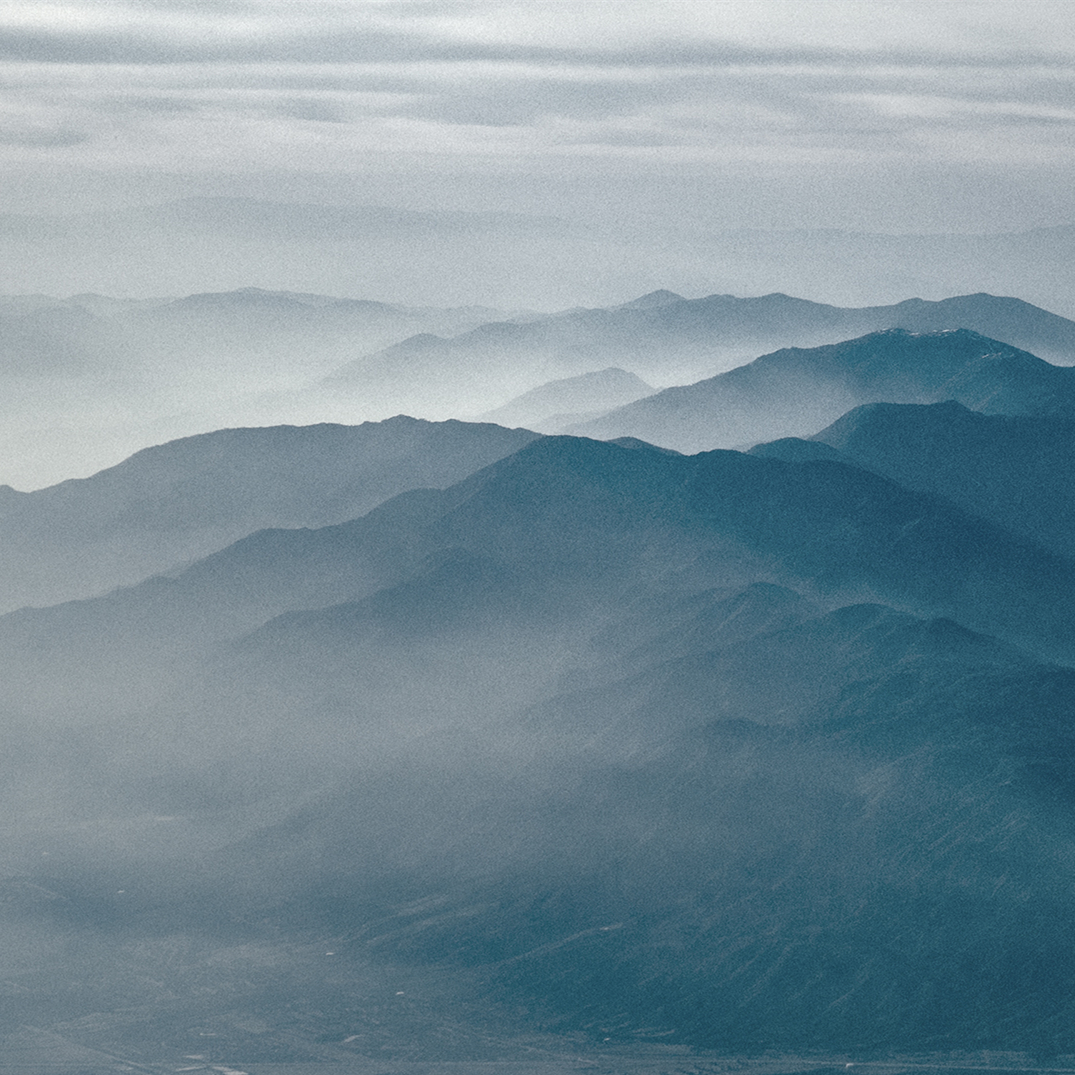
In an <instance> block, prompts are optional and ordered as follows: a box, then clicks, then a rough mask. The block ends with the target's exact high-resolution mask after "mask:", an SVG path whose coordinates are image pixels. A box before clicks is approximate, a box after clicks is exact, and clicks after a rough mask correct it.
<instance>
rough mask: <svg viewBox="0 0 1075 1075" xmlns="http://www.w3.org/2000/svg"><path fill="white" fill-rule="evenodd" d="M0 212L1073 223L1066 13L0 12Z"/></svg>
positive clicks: (265, 6) (16, 8)
mask: <svg viewBox="0 0 1075 1075" xmlns="http://www.w3.org/2000/svg"><path fill="white" fill-rule="evenodd" d="M0 60H2V66H0V169H2V172H0V174H2V175H3V177H4V182H3V183H2V184H0V211H9V212H11V211H14V212H70V211H77V210H82V209H92V208H98V207H113V206H118V205H124V204H132V203H135V204H137V203H151V202H156V201H162V200H165V199H168V198H173V197H182V196H189V195H204V194H210V195H219V194H226V195H236V194H239V195H248V196H254V197H267V198H274V199H280V200H303V201H324V202H336V203H373V204H389V205H396V206H408V207H413V208H420V209H498V210H520V211H525V212H541V213H555V214H557V215H568V216H570V215H572V214H592V215H595V216H602V215H605V216H618V217H622V218H623V219H625V220H632V219H638V220H640V221H644V220H647V219H648V220H651V221H657V220H661V221H672V220H675V221H686V222H688V223H692V222H697V223H699V224H701V225H705V226H716V227H728V226H731V227H735V226H750V227H776V228H793V227H800V226H804V227H816V226H821V227H845V228H856V229H875V230H885V231H895V232H906V231H910V232H918V231H950V230H953V231H1006V230H1017V229H1023V228H1030V227H1036V226H1044V225H1053V224H1065V223H1072V222H1075V192H1073V188H1075V184H1073V183H1072V182H1071V176H1072V175H1073V174H1075V168H1073V165H1075V4H1072V3H1070V2H1069V0H1058V2H1040V3H1023V4H1021V5H1018V6H1016V5H1013V4H1011V3H1007V2H1005V3H995V2H976V3H944V2H940V3H938V2H936V0H934V2H931V3H920V2H917V0H914V2H887V3H886V2H861V0H813V2H811V0H797V2H793V3H792V2H782V0H753V2H741V0H731V2H713V0H704V2H696V0H679V2H663V3H660V2H653V0H650V2H644V3H640V2H635V0H619V2H615V3H601V2H594V0H582V2H579V0H570V2H563V3H550V2H542V3H525V2H524V3H519V2H484V0H479V2H465V0H464V2H453V3H444V2H436V0H434V2H414V3H408V2H336V3H325V2H318V0H313V2H303V3H280V2H274V0H251V2H243V0H228V2H224V3H216V2H182V0H176V2H169V0H162V2H136V0H118V2H102V0H74V2H55V3H47V2H34V3H19V2H10V0H9V2H7V3H5V4H4V5H3V6H2V8H0Z"/></svg>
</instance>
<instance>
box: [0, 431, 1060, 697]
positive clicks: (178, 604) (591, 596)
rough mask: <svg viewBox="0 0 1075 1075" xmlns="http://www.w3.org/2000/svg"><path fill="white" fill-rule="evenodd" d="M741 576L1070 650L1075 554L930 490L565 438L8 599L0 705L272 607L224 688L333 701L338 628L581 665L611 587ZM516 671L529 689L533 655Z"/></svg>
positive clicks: (378, 644)
mask: <svg viewBox="0 0 1075 1075" xmlns="http://www.w3.org/2000/svg"><path fill="white" fill-rule="evenodd" d="M751 582H766V583H775V584H780V585H784V586H789V587H791V588H792V589H795V590H798V591H800V592H803V593H805V594H807V595H808V596H809V595H816V597H817V598H818V599H820V600H821V601H823V602H824V603H827V604H828V605H830V606H831V605H832V604H833V603H837V604H838V603H846V602H848V601H859V600H862V599H864V598H869V599H875V600H881V601H883V602H885V603H889V604H893V605H895V606H896V607H900V608H904V609H907V610H911V611H915V612H918V613H923V614H929V615H945V616H950V617H951V618H953V619H955V620H957V621H958V622H960V623H962V624H964V625H965V626H967V627H969V628H972V629H975V630H983V631H987V632H989V633H991V634H995V635H997V636H998V637H1002V638H1005V639H1008V640H1010V641H1012V642H1014V643H1017V644H1019V645H1022V646H1026V647H1028V648H1029V649H1031V650H1032V651H1033V652H1036V653H1038V654H1040V655H1042V656H1044V657H1048V658H1050V659H1059V660H1063V661H1067V662H1072V661H1075V649H1073V648H1072V639H1073V638H1075V620H1073V616H1075V613H1073V611H1072V609H1073V608H1075V604H1073V602H1072V600H1071V595H1072V594H1073V593H1075V564H1073V563H1072V561H1070V560H1067V559H1065V558H1063V557H1059V556H1056V555H1055V554H1051V553H1048V552H1047V551H1045V550H1043V549H1041V548H1040V547H1038V546H1035V545H1033V544H1032V543H1030V542H1026V541H1022V540H1020V539H1018V538H1016V537H1015V536H1013V535H1011V534H1009V533H1008V532H1007V531H1004V530H1002V529H999V528H996V527H993V526H991V525H990V524H988V523H985V522H984V521H982V520H979V519H976V518H974V517H972V516H969V515H966V514H964V513H962V512H960V511H959V510H958V509H957V508H955V507H954V506H952V505H949V504H948V503H947V502H946V501H943V500H940V499H936V498H933V497H930V496H928V495H924V494H921V493H912V492H910V491H908V490H905V489H902V488H901V487H900V486H897V485H895V484H893V483H892V482H890V481H888V480H886V479H884V478H881V477H878V476H875V475H872V474H869V473H867V472H865V471H862V470H860V469H858V468H854V467H848V466H843V465H840V464H833V463H826V462H807V463H803V464H789V463H786V462H783V461H779V460H766V459H759V458H756V457H752V456H748V455H742V454H740V453H737V452H725V451H717V452H710V453H704V454H702V455H699V456H695V457H684V456H678V455H675V454H669V453H665V452H661V451H658V450H655V449H652V448H645V447H637V446H636V447H632V448H625V447H621V446H619V445H613V444H603V443H600V442H595V441H588V440H583V439H577V438H567V437H555V438H544V439H541V440H538V441H536V442H533V443H531V444H530V445H528V446H527V447H526V448H524V449H522V450H521V451H519V452H517V453H515V454H514V455H512V456H509V457H507V458H506V459H503V460H501V461H500V462H498V463H494V464H493V465H492V466H490V467H488V468H486V469H485V470H483V471H480V472H478V473H477V474H475V475H473V476H472V477H471V478H469V479H467V480H465V481H464V482H462V483H460V484H458V485H456V486H453V487H451V488H449V489H447V490H445V491H443V492H436V491H432V490H430V491H425V492H422V493H417V492H416V493H410V494H405V495H404V496H402V497H398V498H396V499H394V500H392V501H390V502H388V503H387V504H385V505H383V506H382V507H380V508H377V509H375V510H374V511H372V512H370V513H369V514H368V515H366V516H365V517H363V518H361V519H358V520H356V521H354V522H351V523H346V524H341V525H338V526H334V527H327V528H322V529H318V530H290V531H287V530H270V531H262V532H260V533H257V534H254V535H251V536H250V537H249V538H246V539H244V540H243V541H241V542H239V543H238V544H236V545H233V546H231V547H229V548H228V549H226V550H223V551H222V552H220V553H218V554H216V555H214V556H212V557H210V558H208V559H206V560H204V561H200V562H199V563H196V564H194V565H192V566H191V567H190V568H188V569H186V570H185V571H183V572H181V573H178V574H176V575H175V576H174V577H173V578H158V579H152V580H149V581H148V582H145V583H143V584H140V585H138V586H135V587H133V588H130V589H127V590H119V591H116V592H114V593H112V594H109V595H107V596H105V597H102V598H98V599H95V600H91V601H81V602H69V603H67V604H63V605H59V606H56V607H54V608H48V609H42V610H23V611H21V612H18V613H13V614H10V615H8V616H6V617H3V618H0V647H2V659H3V666H4V669H5V676H6V682H7V684H8V690H9V694H10V697H11V699H12V700H13V702H14V701H15V700H16V699H21V701H20V703H19V704H20V705H25V706H27V707H30V708H33V706H34V705H37V704H41V705H44V704H46V699H52V701H50V702H48V704H49V705H52V704H55V702H56V700H57V699H59V698H62V697H64V694H65V692H69V691H73V692H74V693H75V694H76V695H77V696H78V697H79V698H80V700H81V702H84V703H85V704H91V702H92V704H94V705H98V704H99V705H101V706H104V707H105V708H106V709H107V708H108V707H109V705H114V704H116V703H115V699H116V697H117V692H118V696H119V697H120V698H124V697H126V698H127V701H126V702H125V703H124V704H125V705H128V704H134V703H133V701H132V700H133V699H134V698H136V697H142V695H140V694H139V693H138V692H139V691H142V690H148V691H149V695H148V696H146V697H156V698H158V699H159V698H161V697H162V696H167V694H168V692H169V691H171V690H172V689H174V685H175V684H176V683H181V682H184V681H187V680H190V679H193V680H195V681H201V680H203V679H204V672H203V671H195V670H194V669H192V668H191V667H190V666H189V663H188V662H190V661H192V660H194V661H198V660H201V659H202V656H209V655H211V654H212V653H214V652H215V651H216V649H217V647H219V645H220V644H221V643H223V642H225V641H227V640H229V639H237V638H238V637H240V636H241V635H243V634H245V633H247V632H250V631H251V630H254V629H256V628H258V626H259V624H265V623H266V621H269V620H271V619H272V618H273V617H275V616H280V615H284V614H290V615H285V618H284V619H283V620H281V621H279V622H278V623H275V624H272V623H271V624H269V625H268V626H267V627H265V628H264V631H265V632H266V634H265V639H266V641H267V647H268V648H266V649H264V650H262V651H259V652H261V653H262V656H261V657H258V658H257V660H255V661H253V662H252V663H250V664H249V665H248V666H247V667H246V670H245V671H243V672H242V673H241V674H240V672H238V671H231V672H228V673H227V675H226V679H227V680H228V682H231V683H232V684H233V689H234V690H235V691H237V692H238V693H239V694H240V695H241V694H242V693H243V692H248V693H250V694H251V695H252V694H254V693H257V692H258V691H259V690H260V687H258V686H257V684H258V681H261V680H263V681H264V682H265V683H270V684H276V685H277V686H279V687H280V688H281V689H286V691H288V692H290V691H292V689H293V688H294V689H296V690H298V689H299V687H298V686H297V685H299V684H307V686H309V687H310V689H311V690H313V691H314V692H315V693H317V692H320V693H321V694H322V695H324V696H325V697H330V696H331V697H333V698H340V699H343V700H344V701H343V704H344V706H345V707H346V705H347V704H348V703H347V701H346V699H347V698H348V697H351V696H353V692H354V691H355V690H360V689H362V688H361V687H360V684H361V677H362V675H363V674H364V673H363V669H364V668H365V667H366V666H365V665H364V664H363V663H362V662H355V661H354V660H353V659H352V658H351V657H349V656H348V655H347V654H348V646H349V645H350V642H348V639H349V638H351V637H352V636H353V637H354V638H356V639H365V640H370V639H372V640H373V641H372V643H371V644H372V645H373V646H374V648H375V649H376V650H377V652H378V653H380V654H382V655H383V657H384V659H385V660H389V662H390V663H391V660H393V659H394V658H393V657H392V654H393V653H394V652H395V650H394V648H393V647H395V646H396V645H397V643H398V642H399V640H400V638H401V637H402V636H401V635H400V631H403V632H404V634H408V635H413V636H415V637H417V638H419V640H420V639H421V638H423V637H425V636H426V635H428V636H429V637H431V638H440V637H442V636H443V638H445V639H449V640H451V642H452V644H453V645H459V646H463V647H464V648H466V647H468V646H471V647H473V646H477V649H475V650H474V652H480V651H481V646H480V645H479V644H478V641H477V640H482V639H484V640H485V642H486V643H487V651H488V652H489V653H490V654H492V653H494V652H495V647H493V646H492V641H491V640H492V635H493V633H495V634H496V635H497V636H498V637H499V639H500V640H501V641H502V642H503V644H504V645H506V646H508V647H509V649H510V648H511V647H515V649H514V650H513V653H514V656H513V657H512V658H511V659H509V658H508V657H506V656H505V657H504V659H503V661H502V662H501V664H502V670H501V671H500V672H498V673H496V674H497V675H501V676H506V677H508V678H510V676H511V674H512V673H511V669H512V668H513V667H519V666H520V662H522V663H526V662H527V661H529V660H530V655H529V651H528V647H530V646H531V645H537V644H538V643H537V641H536V639H537V638H538V636H540V637H543V638H546V639H550V640H552V641H550V642H549V644H550V645H551V646H552V647H553V651H555V652H559V649H558V648H557V647H560V646H561V645H566V646H567V647H568V650H569V651H570V650H572V649H574V648H578V647H581V648H578V658H577V659H578V660H583V661H585V660H587V659H588V658H587V656H586V655H587V653H588V652H589V649H588V645H584V644H583V642H581V641H580V639H584V638H586V637H588V636H591V635H593V634H594V633H595V632H598V631H599V630H600V629H601V624H602V623H604V622H605V621H607V620H609V618H610V617H612V618H613V619H615V620H616V621H617V622H618V621H619V619H620V618H621V616H622V615H623V607H624V604H625V603H626V604H627V606H628V607H630V606H632V605H637V606H638V608H639V609H640V610H642V612H641V613H640V614H641V615H642V616H643V618H645V616H646V615H647V613H646V612H645V611H644V610H646V609H647V607H648V608H649V609H650V610H651V611H652V612H653V613H654V614H656V610H657V609H659V608H660V607H663V605H664V604H666V603H667V602H668V601H669V600H674V599H675V598H676V596H677V595H678V596H680V597H689V596H690V595H692V594H697V593H701V592H703V591H706V590H711V589H713V588H719V587H725V588H726V587H729V586H732V587H736V586H740V587H741V586H744V585H747V584H749V583H751ZM461 602H462V603H461ZM330 606H331V607H330ZM299 610H309V611H305V612H301V613H300V612H299ZM386 617H387V619H386ZM393 625H395V626H393ZM449 628H450V629H449ZM580 631H581V632H582V633H581V635H580V634H579V632H580ZM378 640H383V641H378ZM558 640H559V641H558ZM565 640H566V641H565ZM362 644H363V645H366V642H365V641H364V642H363V643H362ZM421 645H424V643H421V642H419V648H420V646H421ZM550 652H552V651H550ZM198 655H202V656H198ZM380 659H381V658H378V660H380ZM490 660H492V663H493V665H494V666H495V665H496V663H497V662H496V660H493V659H492V658H490ZM513 662H514V663H513ZM386 667H387V666H386ZM404 667H405V665H402V664H401V665H400V666H399V668H400V669H402V668H404ZM535 667H538V668H539V671H538V672H537V673H536V675H537V679H536V680H535V682H537V683H538V684H539V685H540V683H541V682H542V677H543V676H544V677H546V678H547V676H548V674H549V673H548V671H547V670H545V671H541V670H540V669H541V667H542V666H541V665H540V662H538V665H537V666H535ZM139 669H140V670H141V671H137V670H139ZM401 674H402V672H396V673H391V675H390V680H391V681H392V682H398V681H399V676H400V675H401ZM490 674H492V672H490ZM528 674H529V673H528ZM356 675H357V676H358V677H359V680H358V684H359V685H358V686H356V681H355V679H354V676H356ZM393 676H394V677H395V678H394V679H393V678H392V677H393ZM136 683H137V684H138V686H137V689H136V687H135V684H136ZM229 689H232V688H229ZM273 689H275V688H273ZM300 693H301V691H300ZM34 699H37V701H36V702H35V701H34ZM110 699H111V700H112V701H111V702H110V701H109V700H110ZM81 702H80V704H81ZM334 704H335V703H334Z"/></svg>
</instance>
